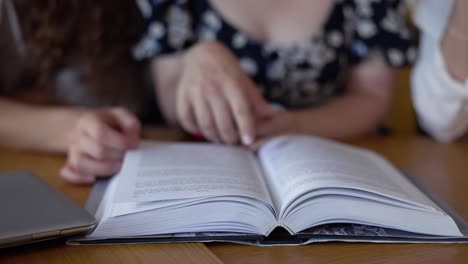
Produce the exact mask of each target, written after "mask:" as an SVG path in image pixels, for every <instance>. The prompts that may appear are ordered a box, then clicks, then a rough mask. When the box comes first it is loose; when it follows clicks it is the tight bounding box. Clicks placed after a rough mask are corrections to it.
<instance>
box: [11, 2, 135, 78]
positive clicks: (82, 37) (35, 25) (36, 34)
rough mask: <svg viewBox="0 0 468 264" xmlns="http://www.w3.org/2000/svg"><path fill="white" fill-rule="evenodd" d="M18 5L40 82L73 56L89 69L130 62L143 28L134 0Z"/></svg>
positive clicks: (22, 3) (27, 43) (94, 69)
mask: <svg viewBox="0 0 468 264" xmlns="http://www.w3.org/2000/svg"><path fill="white" fill-rule="evenodd" d="M15 6H16V8H17V10H18V16H19V19H20V21H21V24H22V29H23V31H24V36H25V42H26V45H27V48H28V50H29V51H30V52H31V54H30V55H31V57H32V58H34V59H36V60H37V62H38V65H39V66H40V72H41V76H40V79H39V82H40V83H45V82H48V81H50V79H51V78H52V76H53V75H54V73H55V72H56V71H57V70H58V69H59V68H60V67H61V66H63V64H64V63H65V61H66V58H67V57H69V56H71V55H72V54H73V55H77V56H83V57H84V60H85V61H86V62H87V64H88V65H87V66H89V68H90V69H91V71H96V70H97V69H102V68H106V67H108V66H110V65H112V64H113V63H125V62H129V61H131V60H132V57H131V49H132V46H133V45H134V44H135V43H136V41H138V39H139V37H140V36H141V34H142V31H143V28H144V26H143V23H144V21H143V18H142V17H141V14H140V12H139V10H138V7H137V5H136V1H135V0H34V1H31V0H16V1H15Z"/></svg>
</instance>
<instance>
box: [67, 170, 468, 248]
mask: <svg viewBox="0 0 468 264" xmlns="http://www.w3.org/2000/svg"><path fill="white" fill-rule="evenodd" d="M403 174H404V175H405V176H406V177H407V178H408V179H409V180H410V181H411V182H412V183H413V184H414V185H415V186H416V187H418V188H419V189H420V190H421V191H422V192H424V193H425V194H426V195H427V196H428V197H429V198H430V199H432V201H434V203H436V204H437V205H438V206H439V207H440V208H441V209H442V210H444V211H445V212H446V213H447V214H448V215H450V216H451V217H452V219H453V220H454V221H455V223H456V224H457V226H458V228H459V229H460V231H461V233H462V234H463V236H462V237H441V236H429V235H421V234H415V233H409V232H403V231H398V230H391V229H385V228H380V227H370V226H362V225H353V224H333V225H327V226H320V227H315V228H311V229H308V230H306V231H304V232H301V233H298V234H296V235H290V234H289V233H288V232H287V231H286V230H285V229H283V228H280V227H278V228H276V229H275V230H274V231H273V232H272V233H271V234H270V235H269V236H268V237H265V236H261V235H255V234H235V233H190V234H187V235H184V234H168V235H157V236H151V235H149V236H139V237H125V238H112V239H90V238H86V237H82V238H73V239H71V240H69V241H68V242H67V243H68V244H70V245H94V244H143V243H178V242H231V243H240V244H248V245H257V246H275V245H304V244H309V243H317V242H333V241H339V242H375V243H468V222H466V221H465V220H464V219H463V218H462V217H461V216H460V215H458V214H457V213H456V212H455V211H454V210H453V209H451V208H450V207H449V206H448V205H447V204H446V203H445V202H443V201H442V200H441V199H439V198H438V197H437V196H436V195H435V194H434V193H432V192H431V191H430V190H429V189H428V188H426V187H425V186H424V185H423V184H422V183H421V182H419V181H418V180H417V179H416V178H415V177H412V176H410V175H409V174H408V173H403ZM108 183H109V180H100V181H99V182H98V183H96V185H95V186H94V188H93V190H92V192H91V194H90V196H89V199H88V201H87V203H86V209H87V210H88V211H89V212H90V213H91V214H93V215H95V214H96V211H97V209H98V206H99V203H100V201H101V199H102V197H103V195H104V192H105V190H106V188H107V185H108ZM337 230H338V231H337ZM356 230H358V231H357V232H356Z"/></svg>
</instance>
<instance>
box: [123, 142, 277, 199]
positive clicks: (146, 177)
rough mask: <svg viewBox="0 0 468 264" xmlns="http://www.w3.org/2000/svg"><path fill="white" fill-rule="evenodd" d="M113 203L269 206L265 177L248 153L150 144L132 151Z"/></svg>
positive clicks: (212, 146)
mask: <svg viewBox="0 0 468 264" xmlns="http://www.w3.org/2000/svg"><path fill="white" fill-rule="evenodd" d="M118 177H119V183H118V186H117V190H116V193H117V194H116V195H115V200H114V202H120V203H129V202H130V203H131V202H151V201H164V200H171V199H189V198H200V197H212V196H229V195H236V196H248V197H252V198H256V199H260V200H262V201H265V203H270V202H271V200H270V197H269V194H268V191H267V189H266V185H265V183H264V182H263V176H262V171H261V170H260V168H259V164H258V163H257V160H256V158H255V156H254V154H253V153H251V152H250V151H248V150H245V149H242V148H239V147H233V146H226V145H218V144H210V143H148V142H147V143H145V144H143V145H142V146H141V147H140V148H139V149H137V150H134V151H129V152H128V153H127V154H126V156H125V159H124V164H123V167H122V170H121V171H120V172H119V175H118Z"/></svg>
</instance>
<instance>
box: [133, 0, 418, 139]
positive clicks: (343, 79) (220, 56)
mask: <svg viewBox="0 0 468 264" xmlns="http://www.w3.org/2000/svg"><path fill="white" fill-rule="evenodd" d="M138 3H139V6H140V9H141V11H142V14H143V15H144V17H145V18H146V20H147V27H146V35H145V36H144V37H143V38H142V39H141V41H140V42H139V44H138V45H137V46H136V47H135V49H134V56H135V57H136V58H138V59H144V58H153V62H152V68H153V76H155V83H156V93H157V95H158V100H159V105H160V106H161V108H162V112H163V114H164V117H165V118H166V120H167V121H168V122H170V123H172V124H175V125H179V126H181V127H182V128H184V129H185V130H186V131H188V132H190V133H193V134H198V133H201V134H202V135H203V136H204V137H205V138H207V139H208V140H210V141H214V142H223V143H230V144H237V143H243V144H245V145H250V144H252V143H253V142H256V141H259V140H260V141H261V140H262V139H264V138H268V137H271V136H274V135H278V134H283V133H304V134H311V135H317V136H323V137H329V138H337V139H344V138H350V137H355V136H360V135H364V134H367V133H369V132H372V131H375V130H376V128H377V127H378V126H379V125H381V124H382V122H383V121H384V119H385V116H386V113H387V111H388V109H389V106H390V103H391V98H392V91H393V85H394V77H395V67H400V66H403V65H406V64H407V63H408V62H410V61H411V60H413V59H414V57H415V55H416V51H415V48H414V46H413V41H412V38H411V34H410V31H409V29H408V27H407V24H406V21H405V12H406V6H405V4H404V3H403V1H383V0H382V1H378V0H377V1H358V0H343V1H333V0H319V1H307V0H302V1H299V0H298V1H293V2H291V1H266V0H263V1H227V0H191V1H182V0H160V1H149V0H141V1H138ZM278 109H281V110H278Z"/></svg>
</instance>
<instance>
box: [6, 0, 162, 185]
mask: <svg viewBox="0 0 468 264" xmlns="http://www.w3.org/2000/svg"><path fill="white" fill-rule="evenodd" d="M116 14H119V15H118V16H117V15H116ZM142 23H143V20H142V17H141V14H140V11H139V10H138V8H137V6H136V4H135V2H134V1H133V0H122V1H97V2H95V1H91V0H90V1H84V0H80V1H62V0H47V1H29V0H5V1H3V0H2V1H0V58H2V63H3V65H2V67H0V113H1V114H0V124H1V125H0V144H1V145H3V146H8V147H14V148H18V149H29V150H38V151H48V152H58V153H68V160H67V163H66V165H65V166H64V167H63V169H62V171H61V175H62V176H63V177H64V178H65V179H67V180H69V181H71V182H75V183H90V182H94V180H95V178H96V177H100V176H108V175H111V174H113V173H115V172H116V171H118V170H119V168H120V163H121V161H122V157H123V155H124V152H125V150H127V149H129V148H132V147H135V146H136V145H137V144H138V141H139V137H140V121H139V119H138V118H137V117H139V118H142V119H145V117H146V116H148V115H151V112H150V111H149V110H151V109H150V108H151V107H152V106H151V103H152V102H153V101H152V100H149V99H148V98H151V99H152V98H153V96H148V95H151V93H152V89H151V85H149V86H148V89H146V90H145V83H144V82H143V80H144V79H143V77H142V73H143V72H144V71H143V67H142V66H143V65H142V64H141V63H138V62H135V61H134V60H133V58H132V56H131V47H132V46H133V45H134V44H135V42H136V41H137V40H138V39H139V38H140V37H141V33H142V29H143V24H142Z"/></svg>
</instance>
